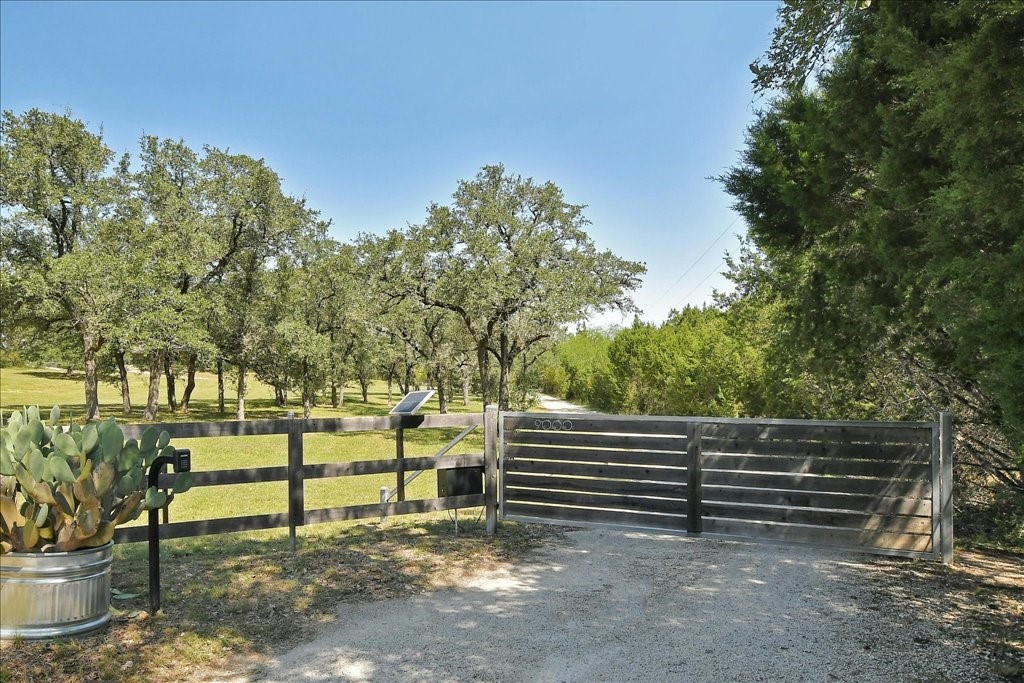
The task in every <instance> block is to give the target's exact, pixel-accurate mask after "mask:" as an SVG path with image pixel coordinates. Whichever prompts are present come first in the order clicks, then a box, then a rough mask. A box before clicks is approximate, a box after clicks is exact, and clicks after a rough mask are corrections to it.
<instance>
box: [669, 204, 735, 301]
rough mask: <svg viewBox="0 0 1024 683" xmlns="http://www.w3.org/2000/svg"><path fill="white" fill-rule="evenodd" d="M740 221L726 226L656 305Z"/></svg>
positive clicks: (733, 221) (670, 286) (733, 220)
mask: <svg viewBox="0 0 1024 683" xmlns="http://www.w3.org/2000/svg"><path fill="white" fill-rule="evenodd" d="M739 219H740V217H739V216H736V218H734V219H732V223H730V224H729V225H727V226H726V228H725V230H723V231H722V232H721V234H719V235H718V237H716V238H715V241H714V242H712V243H711V244H709V245H708V248H707V249H705V250H704V251H703V253H701V255H700V256H698V257H697V260H695V261H694V262H693V263H691V264H690V267H689V268H687V269H686V270H684V271H683V274H682V275H680V276H679V277H677V278H676V281H675V282H673V283H672V284H671V285H669V287H668V289H666V290H665V291H664V292H662V293H661V296H659V297H658V298H657V299H655V300H654V303H655V304H656V303H658V302H659V301H661V300H662V299H664V298H665V295H666V294H668V293H669V292H671V291H672V290H673V289H674V288H675V286H676V285H678V284H679V283H680V282H681V281H682V279H683V278H684V277H686V275H687V273H689V272H690V271H691V270H693V268H694V266H696V265H697V264H698V263H700V260H701V259H702V258H704V257H705V256H707V255H708V252H709V251H711V247H713V246H715V245H716V244H718V240H720V239H722V238H723V237H725V233H727V232H729V230H730V229H731V228H732V226H734V225H736V221H738V220H739ZM652 305H653V304H652Z"/></svg>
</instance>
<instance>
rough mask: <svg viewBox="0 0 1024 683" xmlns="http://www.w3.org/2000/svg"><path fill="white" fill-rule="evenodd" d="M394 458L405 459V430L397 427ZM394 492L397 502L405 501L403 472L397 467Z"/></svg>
mask: <svg viewBox="0 0 1024 683" xmlns="http://www.w3.org/2000/svg"><path fill="white" fill-rule="evenodd" d="M395 458H396V459H397V460H404V459H405V430H404V429H402V428H401V427H399V428H398V429H396V430H395ZM395 491H396V492H397V494H396V495H397V496H398V502H399V503H401V502H402V501H404V500H405V471H404V470H403V469H401V467H399V469H398V483H397V484H396V485H395Z"/></svg>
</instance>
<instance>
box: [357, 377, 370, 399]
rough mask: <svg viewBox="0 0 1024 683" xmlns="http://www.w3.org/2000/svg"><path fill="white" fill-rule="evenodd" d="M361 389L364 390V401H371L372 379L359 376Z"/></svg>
mask: <svg viewBox="0 0 1024 683" xmlns="http://www.w3.org/2000/svg"><path fill="white" fill-rule="evenodd" d="M359 389H360V390H361V391H362V392H363V403H369V402H370V395H369V394H370V380H369V379H363V377H362V375H360V376H359Z"/></svg>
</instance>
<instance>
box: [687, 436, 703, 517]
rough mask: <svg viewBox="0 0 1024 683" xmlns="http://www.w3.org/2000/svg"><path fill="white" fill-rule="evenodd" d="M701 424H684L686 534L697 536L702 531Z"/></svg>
mask: <svg viewBox="0 0 1024 683" xmlns="http://www.w3.org/2000/svg"><path fill="white" fill-rule="evenodd" d="M701 431H702V430H701V423H700V422H696V421H691V422H687V423H686V475H687V477H686V479H687V481H686V532H687V533H690V534H699V533H701V532H702V531H703V530H704V521H703V512H702V510H701V507H702V506H701V499H702V498H703V495H702V493H701V478H702V477H701V469H700V451H701V444H700V440H701Z"/></svg>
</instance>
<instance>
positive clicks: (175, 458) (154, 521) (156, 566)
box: [146, 448, 192, 614]
mask: <svg viewBox="0 0 1024 683" xmlns="http://www.w3.org/2000/svg"><path fill="white" fill-rule="evenodd" d="M166 465H174V469H175V471H176V472H188V471H190V470H191V469H192V451H190V450H188V449H187V448H182V449H178V450H176V451H175V452H174V455H161V456H159V457H157V459H156V460H154V461H153V463H152V464H151V465H150V466H149V474H148V475H147V477H146V486H147V489H146V490H147V491H148V490H149V489H150V488H152V487H154V486H158V485H159V483H160V471H161V470H162V469H163V468H164V467H165V466H166ZM159 609H160V510H158V509H155V508H154V509H151V510H150V511H149V613H150V614H156V613H157V610H159Z"/></svg>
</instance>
